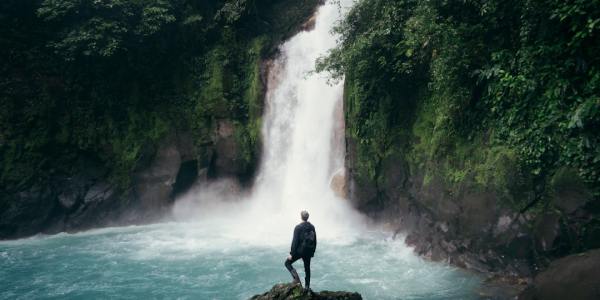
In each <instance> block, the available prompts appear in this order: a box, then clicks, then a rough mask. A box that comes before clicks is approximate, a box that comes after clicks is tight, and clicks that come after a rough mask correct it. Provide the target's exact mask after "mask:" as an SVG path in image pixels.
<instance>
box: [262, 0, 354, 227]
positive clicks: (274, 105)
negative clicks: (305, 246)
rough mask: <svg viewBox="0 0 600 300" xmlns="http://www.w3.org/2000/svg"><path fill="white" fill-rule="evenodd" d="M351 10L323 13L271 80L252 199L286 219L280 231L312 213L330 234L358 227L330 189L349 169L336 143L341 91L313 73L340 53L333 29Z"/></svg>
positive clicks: (291, 44)
mask: <svg viewBox="0 0 600 300" xmlns="http://www.w3.org/2000/svg"><path fill="white" fill-rule="evenodd" d="M348 2H349V1H345V2H342V3H341V5H342V6H341V7H338V6H337V5H335V4H333V3H329V4H326V5H325V6H323V7H321V9H319V11H318V14H317V16H316V20H315V25H314V29H313V30H311V31H303V32H300V33H299V34H297V35H296V36H294V37H293V38H292V39H291V40H289V41H288V42H287V43H285V44H284V45H283V46H282V47H281V48H280V50H281V55H280V56H279V57H278V58H277V59H276V60H275V61H274V63H273V66H272V68H271V70H270V73H269V75H270V76H269V82H268V93H267V99H266V113H265V115H264V127H263V137H264V149H265V154H264V158H263V160H262V161H263V165H262V168H261V170H260V175H259V176H258V179H257V181H256V187H255V189H254V193H253V197H252V198H253V201H256V205H257V206H258V207H259V208H260V210H262V211H263V212H264V213H265V214H267V215H268V216H278V217H281V218H280V219H279V220H277V221H279V222H281V223H280V224H286V225H291V224H292V223H297V222H298V215H299V211H300V210H301V209H307V210H308V211H309V212H310V213H311V215H312V217H311V219H312V220H315V222H317V223H319V224H321V225H322V226H321V227H322V228H323V230H322V232H323V233H325V234H328V233H334V232H335V231H336V229H340V228H339V227H340V226H347V225H350V224H349V222H345V221H351V222H357V220H358V219H357V218H358V217H357V215H356V214H355V213H354V212H353V211H352V210H351V209H350V207H349V206H348V204H347V203H346V202H345V201H344V200H343V199H339V198H337V197H336V196H335V194H334V192H333V191H332V189H331V187H330V181H331V177H332V176H333V174H334V172H336V171H338V170H340V169H341V168H343V155H344V153H343V152H342V151H334V150H336V148H337V150H339V147H336V146H338V145H340V144H343V140H341V141H340V140H339V139H343V137H342V136H340V135H337V136H335V135H334V130H335V129H336V122H339V121H340V118H339V116H336V112H337V113H339V112H340V107H341V105H342V93H343V83H342V82H338V83H336V84H333V85H329V84H328V83H327V78H326V77H325V76H326V75H325V74H315V73H314V72H313V70H314V66H315V62H316V60H317V58H319V57H320V56H323V55H325V54H326V53H327V51H328V50H330V49H331V48H333V47H335V46H336V37H335V36H334V35H333V34H332V32H331V29H332V27H333V26H334V23H335V22H336V21H337V20H339V19H340V18H341V14H342V13H343V12H342V11H341V10H343V9H344V8H345V7H344V6H343V5H348V4H349V3H348ZM336 117H338V118H336ZM336 138H337V139H336ZM285 220H290V221H287V222H286V221H285ZM288 227H289V226H288Z"/></svg>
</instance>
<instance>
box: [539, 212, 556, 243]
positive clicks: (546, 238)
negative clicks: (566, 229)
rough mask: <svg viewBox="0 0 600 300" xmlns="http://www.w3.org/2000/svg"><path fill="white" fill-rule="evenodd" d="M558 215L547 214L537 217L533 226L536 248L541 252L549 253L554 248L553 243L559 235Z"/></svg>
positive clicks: (554, 213)
mask: <svg viewBox="0 0 600 300" xmlns="http://www.w3.org/2000/svg"><path fill="white" fill-rule="evenodd" d="M559 220H560V215H559V214H558V213H556V212H547V213H544V214H542V215H541V216H540V217H539V220H538V222H537V224H536V226H535V236H536V246H537V248H538V249H539V250H541V251H550V250H552V249H553V248H554V241H555V240H556V238H557V237H558V235H559V233H560V227H559Z"/></svg>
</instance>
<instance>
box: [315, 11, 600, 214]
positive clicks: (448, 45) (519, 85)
mask: <svg viewBox="0 0 600 300" xmlns="http://www.w3.org/2000/svg"><path fill="white" fill-rule="evenodd" d="M337 31H338V32H339V33H340V34H341V36H342V45H341V47H339V48H338V49H336V50H335V51H333V52H332V53H331V55H329V56H328V57H326V58H324V59H323V60H322V61H321V62H320V64H319V67H320V69H329V70H331V71H333V72H334V74H336V75H337V76H341V75H343V74H345V76H346V98H347V99H346V104H347V118H348V120H349V121H348V133H349V135H350V136H352V137H353V138H355V139H356V140H357V141H358V145H359V146H358V155H359V169H360V173H361V174H362V176H363V177H365V178H368V179H371V180H376V181H382V180H385V178H382V177H381V174H380V170H379V169H380V167H381V164H382V162H383V161H384V160H385V158H386V157H389V156H390V155H391V154H392V153H394V152H400V153H402V155H404V157H405V158H406V159H407V160H408V161H410V162H411V163H412V164H414V166H415V168H414V169H424V170H425V173H426V174H425V179H426V180H425V181H426V182H427V181H428V180H429V179H431V178H432V177H433V176H438V177H441V178H443V179H444V180H446V181H447V182H449V183H450V184H452V183H460V182H464V181H465V180H466V179H470V180H468V181H469V182H472V183H475V184H476V185H477V184H478V185H479V186H482V187H490V186H492V187H496V188H497V189H499V190H505V191H506V192H507V193H508V192H513V194H514V192H515V191H517V190H520V189H523V188H527V189H532V190H535V195H534V196H532V197H524V196H522V197H516V198H514V199H512V201H516V202H517V203H513V204H515V205H517V206H518V207H519V208H520V209H527V208H529V206H531V204H532V203H536V202H538V201H539V200H540V199H543V198H544V197H545V195H546V194H547V193H548V192H549V190H550V189H549V188H546V187H545V186H546V184H547V183H550V182H551V178H552V176H553V175H554V174H555V173H556V172H557V170H559V169H565V168H567V169H572V170H575V173H576V174H577V175H578V176H580V177H581V178H583V180H584V181H585V182H586V183H587V184H588V187H590V188H592V189H593V190H594V191H595V193H596V195H597V196H598V193H599V192H600V173H599V172H600V171H599V170H600V135H598V133H597V132H598V130H599V129H600V60H599V59H600V58H599V57H598V55H597V54H598V53H600V36H599V33H600V2H598V1H591V0H588V1H586V0H572V1H562V0H561V1H559V0H530V1H477V0H464V1H446V0H430V1H414V0H395V1H382V0H363V1H359V2H358V4H357V5H356V6H355V7H354V9H353V10H352V11H351V12H350V14H349V15H348V16H347V17H346V19H345V20H344V21H343V23H342V24H340V25H339V26H338V28H337ZM577 175H576V176H577Z"/></svg>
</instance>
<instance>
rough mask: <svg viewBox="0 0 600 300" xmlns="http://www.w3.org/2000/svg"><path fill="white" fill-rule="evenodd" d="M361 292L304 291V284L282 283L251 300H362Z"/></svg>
mask: <svg viewBox="0 0 600 300" xmlns="http://www.w3.org/2000/svg"><path fill="white" fill-rule="evenodd" d="M361 299H362V296H361V295H360V294H359V293H351V292H331V291H321V292H312V291H310V292H304V291H303V289H302V286H301V285H299V284H293V283H280V284H276V285H274V286H273V288H271V290H270V291H268V292H266V293H264V294H262V295H255V296H253V297H252V298H250V300H361Z"/></svg>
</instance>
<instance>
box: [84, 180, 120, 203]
mask: <svg viewBox="0 0 600 300" xmlns="http://www.w3.org/2000/svg"><path fill="white" fill-rule="evenodd" d="M114 193H115V190H114V189H113V188H112V187H111V185H110V184H108V183H106V182H98V183H96V184H94V185H93V186H92V187H90V189H89V190H88V191H87V193H86V194H85V196H84V197H83V203H86V204H87V203H91V202H102V201H105V200H107V199H110V198H111V197H112V196H113V195H114Z"/></svg>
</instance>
